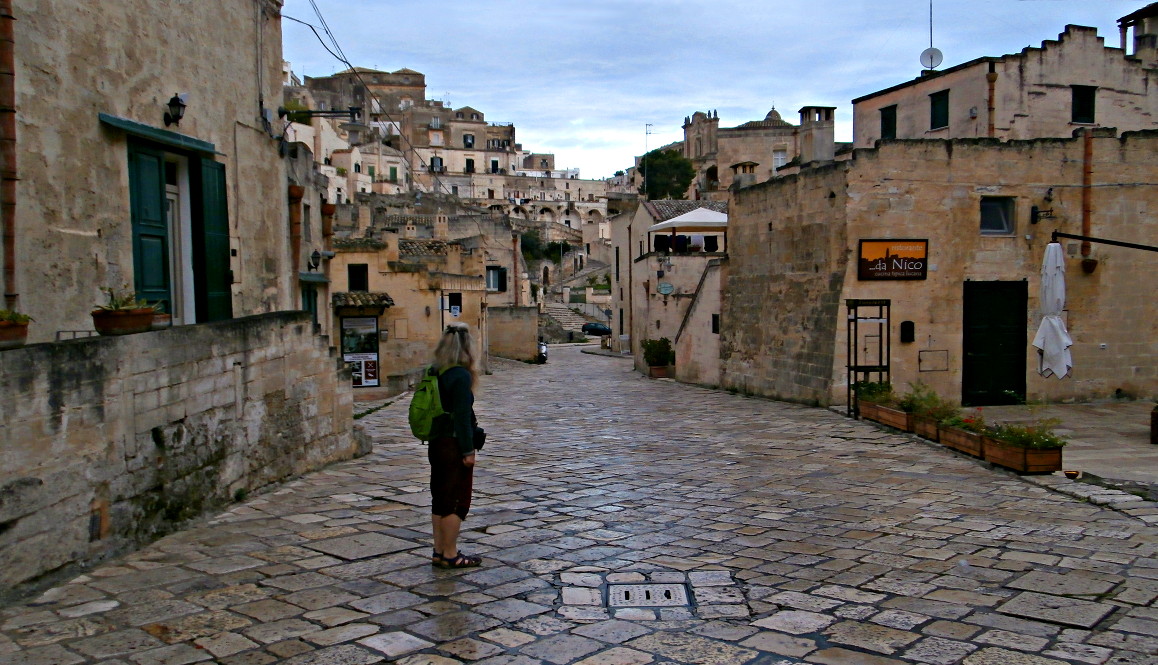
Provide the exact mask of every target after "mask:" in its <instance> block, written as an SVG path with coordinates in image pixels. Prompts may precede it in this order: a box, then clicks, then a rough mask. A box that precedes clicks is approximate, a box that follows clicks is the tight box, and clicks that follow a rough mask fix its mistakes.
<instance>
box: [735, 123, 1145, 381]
mask: <svg viewBox="0 0 1158 665" xmlns="http://www.w3.org/2000/svg"><path fill="white" fill-rule="evenodd" d="M1156 149H1158V132H1156V131H1153V130H1150V131H1142V132H1126V133H1123V134H1122V135H1120V136H1116V135H1115V133H1114V131H1113V129H1110V128H1107V129H1096V130H1088V132H1086V133H1084V134H1083V135H1081V136H1077V137H1074V138H1064V139H1061V138H1042V139H1033V140H1027V141H1008V142H996V141H993V140H991V139H984V138H983V139H953V140H895V141H886V142H882V143H881V144H880V145H879V146H878V147H876V148H873V149H859V150H856V151H855V152H854V153H853V154H852V155H851V156H850V157H849V158H848V159H845V160H843V161H837V162H833V163H830V164H829V165H827V166H819V167H816V168H812V169H805V170H801V171H800V172H799V173H797V174H794V175H789V176H786V177H782V178H779V179H776V180H773V181H769V182H765V183H762V184H759V185H756V186H753V187H749V188H746V189H743V190H740V191H738V192H736V193H735V195H734V197H733V200H732V204H731V210H730V220H729V233H730V238H729V246H730V250H729V255H728V261H727V263H726V264H725V266H724V271H723V279H722V287H721V288H722V292H723V302H722V317H723V322H724V325H723V331H722V333H721V340H720V346H721V349H720V363H721V376H722V381H721V383H722V385H723V386H725V387H728V388H735V389H738V390H741V391H744V392H748V393H753V394H760V395H766V396H770V397H775V398H778V399H786V400H791V401H801V402H809V403H815V404H840V403H844V401H845V397H846V394H847V388H848V381H849V374H848V372H847V370H846V367H847V365H848V364H849V358H850V341H849V336H848V326H849V323H848V321H849V318H848V317H849V316H854V315H859V316H860V317H862V318H866V319H870V320H877V319H879V318H881V317H882V314H881V313H880V310H879V309H875V308H870V309H865V310H862V311H859V312H857V311H856V310H850V309H848V308H847V307H846V302H847V301H849V300H852V299H858V300H873V301H879V302H886V301H887V303H888V304H889V308H888V310H887V315H886V316H887V323H884V324H881V325H876V324H869V323H866V324H865V325H864V326H863V327H860V328H859V332H860V334H859V335H858V336H857V337H856V339H855V340H854V341H852V342H851V346H853V347H855V351H856V353H857V354H858V356H859V357H860V358H861V359H862V361H861V364H872V362H868V363H865V362H864V361H863V359H864V358H865V357H866V356H868V357H870V358H874V359H875V358H877V357H878V356H877V355H876V351H877V349H878V348H882V347H883V348H885V349H887V351H888V353H887V355H886V356H885V357H886V358H888V359H890V360H891V370H892V373H891V379H892V382H893V384H894V385H895V386H897V387H898V388H899V389H901V390H904V389H905V388H906V386H907V384H909V383H912V382H916V381H921V382H924V383H925V384H928V385H929V386H931V387H933V388H934V389H936V390H937V391H938V392H939V393H940V394H941V395H942V396H945V397H949V398H953V399H958V400H961V401H962V403H964V404H995V403H1005V402H1008V401H1009V400H1011V399H1028V400H1049V401H1057V400H1068V399H1092V398H1105V397H1109V396H1111V395H1115V394H1118V395H1128V396H1134V397H1148V398H1154V397H1155V396H1156V395H1158V362H1156V361H1158V351H1156V349H1155V346H1154V340H1156V339H1158V327H1156V326H1158V306H1156V305H1155V303H1154V300H1153V298H1152V297H1151V293H1150V285H1149V283H1148V282H1146V281H1145V280H1139V279H1138V275H1143V274H1148V273H1149V272H1151V271H1152V270H1151V268H1152V265H1153V254H1151V253H1148V252H1145V251H1139V250H1136V249H1127V248H1121V247H1115V246H1110V245H1104V244H1097V243H1093V245H1092V250H1090V255H1089V256H1088V257H1086V256H1084V255H1083V252H1082V248H1081V243H1077V242H1073V241H1068V240H1065V241H1063V243H1064V247H1065V250H1066V255H1067V261H1066V283H1067V290H1068V293H1067V307H1066V313H1065V314H1066V319H1067V324H1068V326H1069V330H1070V334H1071V336H1072V337H1073V339H1074V346H1073V347H1072V349H1071V351H1072V354H1073V361H1074V368H1073V371H1072V373H1071V376H1070V377H1068V378H1066V379H1064V380H1058V379H1057V378H1045V377H1043V376H1041V375H1040V374H1039V373H1038V369H1039V362H1040V361H1039V356H1038V354H1037V352H1036V349H1034V348H1033V347H1032V346H1031V345H1030V342H1031V340H1032V339H1033V336H1034V333H1035V331H1036V328H1037V323H1038V321H1039V318H1040V317H1039V309H1040V308H1039V303H1038V298H1037V294H1038V286H1039V272H1040V266H1041V261H1042V255H1043V253H1044V249H1045V245H1046V244H1047V243H1048V242H1049V241H1050V239H1051V234H1052V232H1053V231H1060V232H1063V233H1069V234H1076V235H1085V236H1093V237H1097V238H1104V239H1111V240H1118V241H1124V242H1129V243H1136V244H1144V245H1150V246H1154V245H1158V225H1156V224H1155V223H1154V220H1153V219H1152V218H1151V216H1150V215H1148V214H1146V211H1147V210H1151V209H1153V208H1154V206H1155V205H1156V204H1158V198H1155V192H1154V191H1153V189H1154V188H1153V187H1152V186H1147V185H1142V184H1139V183H1152V182H1158V181H1156V180H1155V178H1158V161H1156V160H1154V155H1155V154H1156V152H1155V151H1156ZM914 164H918V165H920V168H919V169H914V167H913V165H914ZM882 247H888V248H890V249H888V250H887V254H890V255H896V256H899V257H902V258H903V257H908V260H907V262H908V263H911V264H912V265H911V266H909V267H910V268H912V270H907V271H901V273H904V274H901V273H896V272H894V273H893V274H884V275H883V277H882V276H881V275H879V274H878V275H873V274H866V269H865V266H862V265H861V264H865V263H872V259H874V258H882V257H884V254H883V253H881V252H880V251H877V252H876V253H875V254H874V253H873V251H874V250H880V249H881V248H882ZM897 248H902V249H904V250H905V251H899V250H898V249H897ZM909 250H912V252H911V253H906V252H908V251H909ZM1083 258H1085V259H1088V260H1087V261H1083V260H1082V259H1083ZM890 261H891V259H890ZM1083 264H1084V266H1083ZM1083 267H1085V268H1086V269H1083ZM854 378H855V377H854Z"/></svg>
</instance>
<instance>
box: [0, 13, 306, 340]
mask: <svg viewBox="0 0 1158 665" xmlns="http://www.w3.org/2000/svg"><path fill="white" fill-rule="evenodd" d="M280 7H281V2H280V1H279V0H228V1H225V2H217V3H198V2H184V3H179V4H177V5H174V6H169V5H158V4H157V3H155V2H146V1H145V0H123V1H120V2H101V3H92V2H82V1H80V0H63V1H59V2H43V1H39V0H29V1H18V2H16V3H15V8H14V9H15V12H16V14H17V18H18V20H17V22H16V29H15V31H16V42H15V56H16V70H17V73H16V106H17V109H18V113H17V118H18V121H17V122H18V127H17V135H18V146H17V150H18V154H19V155H20V157H19V164H18V168H19V174H18V177H19V184H18V189H17V204H16V229H17V235H16V242H15V249H16V252H15V254H16V257H17V265H16V270H15V280H14V283H11V284H4V285H3V288H4V291H5V293H9V294H19V296H18V298H17V300H18V302H17V303H16V304H15V306H16V307H17V308H19V309H20V310H22V311H25V312H27V313H28V314H31V315H32V316H33V317H34V318H35V319H36V321H35V324H34V325H33V326H32V327H31V328H30V331H29V340H30V341H34V342H43V341H50V340H52V339H54V338H55V335H56V332H57V331H62V330H82V331H91V330H92V329H93V328H92V323H91V321H90V319H89V311H90V310H91V309H92V308H93V307H94V306H95V305H97V304H99V303H102V302H104V296H103V295H102V293H101V292H100V290H99V288H100V287H102V286H108V287H114V288H119V287H120V286H121V285H123V284H129V285H134V284H135V282H136V281H137V278H138V277H139V275H138V274H137V271H136V270H135V268H134V261H135V260H137V259H135V257H134V249H133V246H134V240H133V238H134V236H133V228H132V223H131V220H132V219H133V214H134V211H133V204H132V200H131V197H130V173H129V169H130V164H129V159H128V148H129V143H130V141H134V142H137V141H142V142H144V143H145V144H147V145H149V146H150V147H156V148H158V149H159V150H161V151H163V152H164V153H165V157H164V158H165V159H166V160H169V161H168V163H171V164H174V165H175V170H176V173H175V174H174V177H175V178H176V180H175V184H174V185H173V189H174V190H175V191H174V192H172V194H173V196H174V197H175V200H176V207H175V210H176V211H177V212H178V215H179V216H180V217H181V220H180V221H179V222H178V226H179V227H181V228H184V227H185V226H184V225H188V224H189V223H190V222H191V221H192V220H194V219H197V215H198V205H199V203H200V202H199V201H198V200H196V198H195V197H193V196H191V189H196V184H197V183H196V180H197V176H198V174H197V173H195V172H193V171H194V169H193V168H192V167H191V165H194V164H196V163H198V162H201V163H205V164H208V165H213V164H216V165H219V166H220V167H222V168H223V174H224V176H223V177H224V181H225V182H224V188H223V191H224V197H225V201H224V202H222V203H223V204H224V205H225V206H226V210H227V213H228V230H227V231H226V233H227V235H228V237H227V239H226V242H227V243H228V246H227V247H226V248H225V250H224V254H225V255H226V256H227V258H226V259H225V265H223V266H222V267H221V271H223V272H228V273H229V276H227V277H221V279H222V281H223V282H224V286H223V287H222V289H223V290H224V294H223V295H224V297H225V298H228V299H231V300H232V303H231V304H232V312H233V314H234V315H246V314H255V313H260V312H267V311H274V310H285V309H294V308H296V307H297V306H298V302H297V297H296V296H297V285H296V284H295V283H294V280H293V277H292V276H293V274H294V267H293V266H291V264H290V263H289V260H290V259H289V244H288V237H287V233H286V232H285V224H286V221H285V220H286V196H285V187H286V170H285V167H284V165H283V163H282V161H281V159H280V158H279V156H278V142H277V140H276V138H274V136H273V134H272V132H271V131H267V128H266V127H264V126H263V123H262V112H263V108H262V106H261V101H260V100H262V99H265V100H276V99H279V98H280V94H281V82H280V80H279V72H280V68H281V21H280ZM94 26H99V29H94ZM190 35H197V39H195V40H192V41H191V40H190V38H189V36H190ZM176 45H180V46H179V47H177V46H176ZM94 82H99V84H96V83H94ZM174 93H188V95H189V96H188V99H187V108H186V110H185V115H184V118H183V119H182V120H181V121H180V124H174V125H171V126H170V125H166V124H165V123H164V122H163V115H164V113H165V108H166V102H167V100H169V98H170V97H171V96H173V95H174ZM276 106H277V105H276V104H273V105H272V107H271V108H267V109H265V110H267V111H270V113H273V110H272V109H273V108H276ZM98 114H104V115H103V116H101V115H98ZM271 117H273V118H275V119H276V114H273V115H272V116H271ZM126 121H127V122H126ZM133 123H135V124H133ZM126 127H128V129H126ZM142 133H143V134H144V135H142ZM77 165H83V166H77ZM186 170H188V171H190V172H189V173H186ZM188 244H190V243H189V242H188V241H186V247H185V248H184V250H182V251H185V252H188V254H186V255H185V256H184V261H185V262H186V263H187V264H190V267H188V268H187V269H186V270H187V272H186V274H185V275H181V274H178V276H177V278H175V279H173V280H172V282H173V283H172V286H173V293H174V294H175V298H174V302H175V303H176V302H177V301H182V302H184V303H185V304H184V305H183V306H181V307H177V308H176V311H172V312H171V313H172V314H173V317H174V323H175V324H178V323H193V322H195V321H200V320H204V319H203V318H199V317H198V313H197V312H196V311H195V308H194V306H193V304H194V302H195V301H196V300H197V298H199V297H201V296H202V295H203V293H204V288H201V285H200V284H195V281H196V280H195V271H196V270H197V269H199V268H196V267H194V265H193V264H197V262H196V261H194V259H193V254H192V248H190V247H188V246H187V245H188ZM174 249H176V245H174ZM176 255H177V254H175V256H176ZM302 268H304V266H302ZM0 279H2V274H0ZM178 296H180V297H178Z"/></svg>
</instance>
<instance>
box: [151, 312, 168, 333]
mask: <svg viewBox="0 0 1158 665" xmlns="http://www.w3.org/2000/svg"><path fill="white" fill-rule="evenodd" d="M172 325H173V316H172V315H171V314H162V313H160V312H157V313H156V314H153V325H152V326H150V327H149V329H150V330H164V329H165V328H169V327H171V326H172Z"/></svg>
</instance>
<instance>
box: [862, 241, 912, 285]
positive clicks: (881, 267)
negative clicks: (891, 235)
mask: <svg viewBox="0 0 1158 665" xmlns="http://www.w3.org/2000/svg"><path fill="white" fill-rule="evenodd" d="M928 266H929V241H928V240H914V239H911V238H909V239H895V240H894V239H887V240H861V241H860V260H859V262H858V264H857V273H856V276H857V279H860V280H875V279H926V277H927V273H926V271H927V270H928Z"/></svg>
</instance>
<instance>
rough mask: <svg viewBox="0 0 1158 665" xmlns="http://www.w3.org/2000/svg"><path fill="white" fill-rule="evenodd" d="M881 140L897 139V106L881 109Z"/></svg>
mask: <svg viewBox="0 0 1158 665" xmlns="http://www.w3.org/2000/svg"><path fill="white" fill-rule="evenodd" d="M881 138H882V139H895V138H897V105H896V104H893V105H892V106H886V107H884V108H883V109H881Z"/></svg>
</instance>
